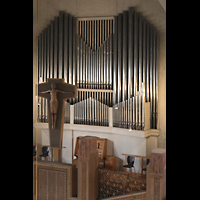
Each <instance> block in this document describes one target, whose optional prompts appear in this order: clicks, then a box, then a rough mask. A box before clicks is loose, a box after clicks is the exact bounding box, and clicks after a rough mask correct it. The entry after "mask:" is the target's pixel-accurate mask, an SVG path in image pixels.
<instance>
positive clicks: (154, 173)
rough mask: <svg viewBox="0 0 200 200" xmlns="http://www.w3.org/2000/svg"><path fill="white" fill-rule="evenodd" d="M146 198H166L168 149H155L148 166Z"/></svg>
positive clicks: (149, 199)
mask: <svg viewBox="0 0 200 200" xmlns="http://www.w3.org/2000/svg"><path fill="white" fill-rule="evenodd" d="M146 181H147V193H146V194H147V195H146V200H165V199H166V149H161V148H157V149H153V150H152V152H151V153H150V164H149V165H148V166H147V180H146Z"/></svg>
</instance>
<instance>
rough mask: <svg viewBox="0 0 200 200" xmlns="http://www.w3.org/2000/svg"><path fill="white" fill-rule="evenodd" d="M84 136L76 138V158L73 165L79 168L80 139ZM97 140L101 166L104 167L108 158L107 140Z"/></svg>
mask: <svg viewBox="0 0 200 200" xmlns="http://www.w3.org/2000/svg"><path fill="white" fill-rule="evenodd" d="M81 137H82V136H79V137H77V138H76V146H75V151H74V156H75V157H76V158H75V159H73V161H72V163H73V164H75V165H76V167H77V166H78V149H79V139H80V138H81ZM96 138H97V151H98V158H99V166H100V167H104V160H105V157H106V156H107V139H106V138H99V137H96Z"/></svg>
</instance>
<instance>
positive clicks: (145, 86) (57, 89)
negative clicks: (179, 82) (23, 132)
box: [33, 0, 166, 200]
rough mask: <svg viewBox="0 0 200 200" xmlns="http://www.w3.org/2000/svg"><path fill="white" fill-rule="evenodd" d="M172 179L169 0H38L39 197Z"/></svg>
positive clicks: (160, 194)
mask: <svg viewBox="0 0 200 200" xmlns="http://www.w3.org/2000/svg"><path fill="white" fill-rule="evenodd" d="M165 182H166V0H123V1H122V0H109V1H108V0H101V1H99V0H73V1H72V0H33V199H35V200H43V199H45V200H46V199H58V200H64V199H65V200H68V199H78V200H96V199H110V200H111V199H141V200H142V199H143V200H144V199H145V200H146V199H149V200H150V199H165V198H166V197H165V196H166V192H165ZM158 186H159V187H158Z"/></svg>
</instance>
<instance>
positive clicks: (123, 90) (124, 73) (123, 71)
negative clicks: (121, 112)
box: [122, 11, 128, 101]
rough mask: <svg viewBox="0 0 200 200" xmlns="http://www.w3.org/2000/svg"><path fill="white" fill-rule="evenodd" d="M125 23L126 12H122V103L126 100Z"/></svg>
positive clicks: (126, 18) (126, 20)
mask: <svg viewBox="0 0 200 200" xmlns="http://www.w3.org/2000/svg"><path fill="white" fill-rule="evenodd" d="M127 22H128V11H124V12H123V51H122V55H123V58H122V60H123V62H122V63H123V65H122V101H125V100H126V99H127V85H128V82H127V64H128V62H127V38H128V37H127Z"/></svg>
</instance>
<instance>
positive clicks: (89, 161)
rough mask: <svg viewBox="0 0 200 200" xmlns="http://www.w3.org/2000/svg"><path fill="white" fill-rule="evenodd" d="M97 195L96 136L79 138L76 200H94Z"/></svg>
mask: <svg viewBox="0 0 200 200" xmlns="http://www.w3.org/2000/svg"><path fill="white" fill-rule="evenodd" d="M97 196H98V152H97V138H96V137H91V136H86V137H82V138H80V139H79V150H78V200H94V199H97Z"/></svg>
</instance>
